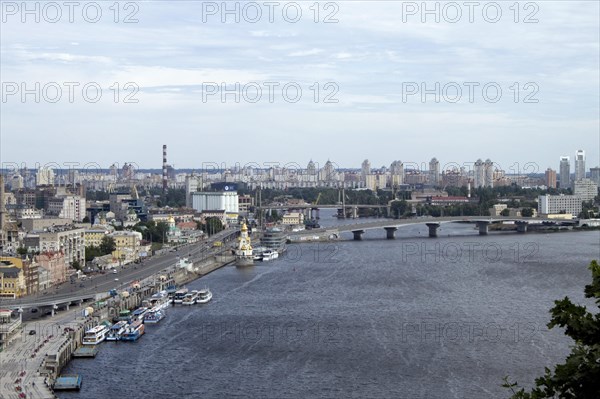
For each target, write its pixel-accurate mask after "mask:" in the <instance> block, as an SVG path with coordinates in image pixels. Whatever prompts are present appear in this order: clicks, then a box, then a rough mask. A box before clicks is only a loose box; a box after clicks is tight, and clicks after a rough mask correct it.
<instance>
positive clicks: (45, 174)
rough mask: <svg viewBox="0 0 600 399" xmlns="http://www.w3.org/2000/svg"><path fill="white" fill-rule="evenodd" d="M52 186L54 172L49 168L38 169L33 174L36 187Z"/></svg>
mask: <svg viewBox="0 0 600 399" xmlns="http://www.w3.org/2000/svg"><path fill="white" fill-rule="evenodd" d="M53 184H54V170H52V169H49V168H40V169H38V171H37V172H36V174H35V185H36V186H51V185H53Z"/></svg>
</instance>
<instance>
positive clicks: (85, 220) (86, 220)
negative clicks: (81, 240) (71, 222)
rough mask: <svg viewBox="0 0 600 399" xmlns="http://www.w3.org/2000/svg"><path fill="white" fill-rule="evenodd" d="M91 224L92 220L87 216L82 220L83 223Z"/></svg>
mask: <svg viewBox="0 0 600 399" xmlns="http://www.w3.org/2000/svg"><path fill="white" fill-rule="evenodd" d="M89 222H90V218H89V217H87V216H85V217H84V218H83V219H82V220H81V223H89Z"/></svg>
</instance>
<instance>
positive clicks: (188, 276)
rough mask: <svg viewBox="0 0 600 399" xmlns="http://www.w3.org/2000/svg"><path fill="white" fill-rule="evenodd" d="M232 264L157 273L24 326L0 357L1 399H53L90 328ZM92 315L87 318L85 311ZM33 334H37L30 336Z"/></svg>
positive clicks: (218, 260) (223, 259) (225, 260)
mask: <svg viewBox="0 0 600 399" xmlns="http://www.w3.org/2000/svg"><path fill="white" fill-rule="evenodd" d="M233 261H234V257H232V256H216V257H214V258H212V259H210V260H205V261H203V262H199V263H198V264H194V265H193V266H191V267H190V268H189V269H188V268H179V269H173V270H171V271H170V272H169V273H166V274H165V273H164V272H161V273H158V274H155V275H153V276H150V277H148V278H146V279H144V280H143V281H141V282H140V284H139V288H135V289H131V290H130V291H127V292H128V295H117V296H115V297H112V296H110V295H108V294H107V295H106V297H104V298H102V299H101V300H99V301H97V302H94V303H93V304H79V306H77V307H76V308H71V310H68V311H65V312H59V313H58V314H57V315H56V316H54V317H46V318H43V319H38V320H35V321H27V322H23V324H22V327H21V331H20V333H19V336H18V337H17V338H16V339H15V341H14V342H13V343H12V344H11V345H10V346H9V347H8V348H7V349H6V350H5V351H3V352H1V353H0V391H1V392H2V396H1V397H2V399H13V398H14V399H25V398H33V399H55V398H57V396H56V395H55V394H54V392H53V390H52V385H53V383H54V381H55V380H56V378H57V377H58V376H59V375H60V372H61V370H62V369H63V367H65V366H66V365H67V364H68V362H69V361H70V360H71V358H72V355H73V353H74V352H75V351H76V350H77V348H79V347H80V346H81V342H82V339H83V335H84V333H85V331H86V330H88V329H89V328H91V327H93V326H95V325H98V324H100V323H101V322H102V321H104V320H108V321H112V320H111V318H112V317H113V316H114V315H116V314H118V312H119V311H120V310H121V309H125V308H128V309H133V308H135V307H137V306H139V305H140V304H141V302H142V300H143V299H144V298H147V297H148V296H151V295H152V294H153V293H155V292H158V291H160V290H162V289H164V288H166V286H167V285H168V284H175V285H184V284H188V283H190V282H192V281H194V280H197V279H199V278H201V277H203V276H205V275H207V274H209V273H211V272H213V271H215V270H217V269H219V268H221V267H223V266H226V265H228V264H231V263H232V262H233ZM87 307H92V308H93V311H92V312H91V313H90V314H89V315H87V316H83V314H84V309H86V308H87ZM31 331H33V333H31Z"/></svg>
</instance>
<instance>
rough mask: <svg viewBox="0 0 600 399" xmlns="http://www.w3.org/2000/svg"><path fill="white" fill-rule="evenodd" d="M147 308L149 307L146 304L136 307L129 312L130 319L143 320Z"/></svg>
mask: <svg viewBox="0 0 600 399" xmlns="http://www.w3.org/2000/svg"><path fill="white" fill-rule="evenodd" d="M148 310H150V309H149V308H147V307H146V306H142V307H140V308H137V309H136V310H134V311H133V313H131V319H132V320H139V321H144V315H145V314H146V312H147V311H148Z"/></svg>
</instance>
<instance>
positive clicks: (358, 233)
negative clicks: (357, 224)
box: [352, 230, 365, 241]
mask: <svg viewBox="0 0 600 399" xmlns="http://www.w3.org/2000/svg"><path fill="white" fill-rule="evenodd" d="M364 233H365V231H364V230H352V234H354V240H355V241H360V240H362V235H363V234H364Z"/></svg>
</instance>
